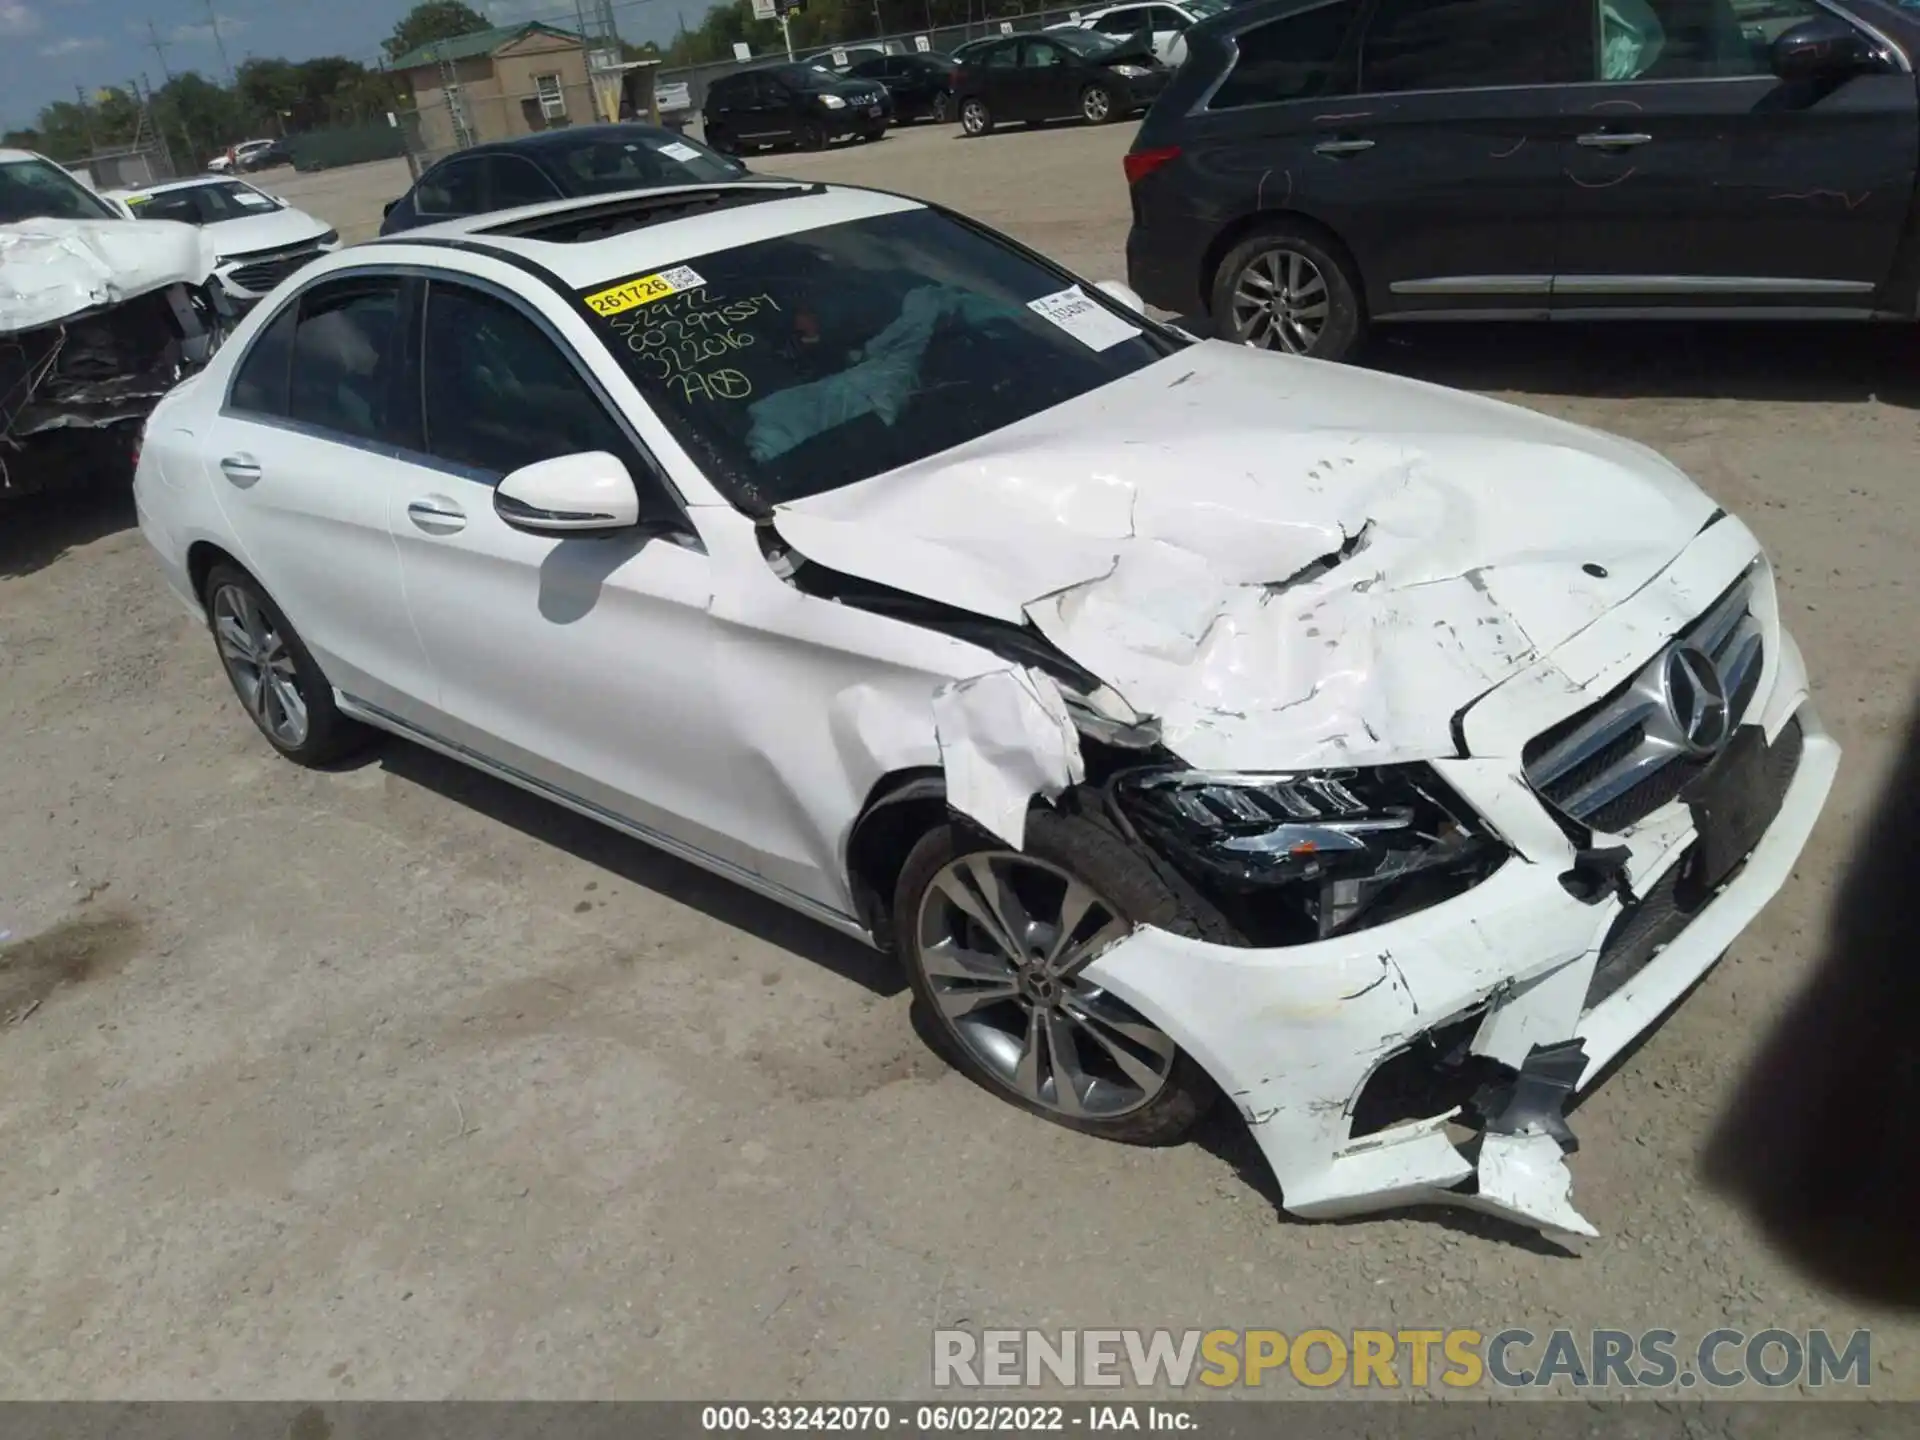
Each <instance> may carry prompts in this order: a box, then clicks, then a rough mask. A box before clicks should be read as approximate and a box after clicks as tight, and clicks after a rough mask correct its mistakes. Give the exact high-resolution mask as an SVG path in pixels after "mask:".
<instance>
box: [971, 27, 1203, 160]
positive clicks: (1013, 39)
mask: <svg viewBox="0 0 1920 1440" xmlns="http://www.w3.org/2000/svg"><path fill="white" fill-rule="evenodd" d="M1169 74H1171V72H1170V71H1169V70H1168V69H1167V68H1166V66H1164V65H1162V64H1161V63H1160V62H1159V61H1158V60H1156V59H1154V57H1153V36H1152V35H1151V34H1150V33H1147V32H1145V31H1142V32H1141V33H1140V34H1139V35H1135V36H1132V37H1130V38H1128V39H1123V40H1119V41H1115V40H1112V39H1110V38H1109V37H1107V36H1105V35H1100V34H1097V33H1095V32H1094V31H1091V30H1050V31H1047V32H1046V33H1044V34H1038V35H1035V34H1027V35H1008V36H1006V37H1005V38H1003V39H1001V40H999V41H996V42H995V43H993V44H991V45H983V46H982V47H980V49H978V50H975V51H972V52H970V53H969V54H968V55H967V57H966V60H965V62H964V63H963V64H962V65H961V67H960V73H959V75H958V76H957V77H956V78H955V81H954V97H955V99H956V100H957V101H958V102H959V108H960V128H961V129H963V130H965V131H966V132H967V134H969V135H985V134H986V133H987V132H988V131H990V130H992V129H993V127H994V126H996V125H1004V124H1007V123H1009V122H1012V121H1022V122H1025V123H1026V124H1029V125H1034V124H1038V123H1040V122H1041V121H1043V120H1064V119H1068V118H1072V117H1076V116H1077V117H1078V118H1079V119H1081V120H1084V121H1086V123H1087V124H1089V125H1104V124H1106V123H1107V122H1109V121H1112V120H1119V119H1123V118H1124V117H1126V116H1128V115H1132V114H1134V113H1136V112H1138V111H1140V110H1144V109H1145V108H1146V107H1147V106H1148V105H1150V104H1152V103H1153V100H1154V97H1155V96H1157V95H1158V94H1159V93H1160V92H1161V91H1162V90H1164V89H1166V87H1167V77H1168V76H1169Z"/></svg>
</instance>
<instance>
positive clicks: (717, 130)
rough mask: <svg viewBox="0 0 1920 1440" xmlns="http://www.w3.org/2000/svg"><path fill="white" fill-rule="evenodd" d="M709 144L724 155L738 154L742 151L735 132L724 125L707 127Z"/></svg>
mask: <svg viewBox="0 0 1920 1440" xmlns="http://www.w3.org/2000/svg"><path fill="white" fill-rule="evenodd" d="M707 144H709V145H711V146H712V147H713V148H714V149H716V150H718V151H719V152H720V153H721V154H722V155H738V154H739V153H740V142H739V141H738V140H737V139H735V138H734V134H733V132H732V131H731V130H729V129H727V127H726V126H724V125H709V126H708V127H707Z"/></svg>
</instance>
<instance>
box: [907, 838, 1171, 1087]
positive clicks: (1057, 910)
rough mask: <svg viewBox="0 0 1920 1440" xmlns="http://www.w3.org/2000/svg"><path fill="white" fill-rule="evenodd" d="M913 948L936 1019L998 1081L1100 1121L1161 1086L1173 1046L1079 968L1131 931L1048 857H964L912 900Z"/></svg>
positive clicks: (983, 853)
mask: <svg viewBox="0 0 1920 1440" xmlns="http://www.w3.org/2000/svg"><path fill="white" fill-rule="evenodd" d="M917 924H918V931H917V935H916V938H917V941H918V953H919V957H920V964H921V967H922V969H923V970H924V971H925V972H926V978H927V984H928V989H929V990H930V991H931V992H932V996H933V1000H934V1004H935V1006H936V1008H937V1009H938V1010H939V1012H940V1020H941V1023H942V1024H943V1025H945V1027H946V1028H947V1029H948V1030H949V1031H950V1032H951V1033H952V1034H953V1035H954V1037H955V1038H956V1039H958V1040H959V1042H960V1043H961V1044H962V1045H963V1046H965V1047H966V1049H967V1051H968V1052H969V1053H970V1054H971V1055H972V1056H973V1058H974V1059H975V1060H977V1061H978V1062H979V1063H980V1064H981V1065H982V1066H984V1067H985V1068H986V1070H987V1071H988V1072H989V1073H990V1074H991V1075H993V1076H994V1078H995V1079H997V1080H998V1081H999V1082H1000V1083H1001V1084H1002V1085H1004V1086H1006V1087H1007V1088H1008V1089H1009V1090H1012V1091H1013V1092H1014V1093H1015V1094H1017V1095H1019V1096H1021V1097H1022V1098H1023V1099H1025V1100H1027V1101H1028V1102H1030V1103H1032V1104H1036V1105H1038V1106H1040V1107H1042V1108H1044V1109H1047V1110H1050V1111H1053V1112H1054V1113H1056V1114H1059V1115H1064V1116H1070V1117H1073V1118H1077V1119H1087V1118H1094V1119H1108V1118H1112V1117H1115V1116H1119V1115H1125V1114H1128V1113H1129V1112H1131V1111H1134V1110H1138V1109H1139V1108H1140V1107H1142V1106H1143V1105H1146V1104H1148V1103H1149V1102H1150V1101H1152V1100H1153V1099H1154V1097H1155V1096H1157V1095H1159V1094H1160V1092H1161V1091H1162V1090H1163V1089H1164V1088H1165V1087H1166V1084H1167V1079H1168V1075H1169V1072H1170V1071H1171V1070H1172V1068H1173V1063H1174V1059H1175V1057H1176V1056H1177V1055H1178V1053H1179V1051H1178V1047H1177V1046H1176V1045H1175V1044H1174V1042H1173V1040H1172V1039H1171V1038H1169V1037H1168V1036H1167V1035H1165V1034H1164V1033H1162V1032H1161V1031H1160V1030H1159V1029H1158V1028H1157V1027H1156V1026H1154V1025H1153V1024H1151V1023H1150V1022H1149V1021H1147V1020H1146V1019H1145V1018H1144V1017H1143V1016H1142V1015H1141V1014H1140V1013H1139V1012H1138V1011H1137V1010H1135V1009H1133V1008H1132V1007H1131V1006H1129V1005H1127V1004H1126V1003H1125V1002H1124V1001H1122V1000H1121V999H1120V998H1119V997H1118V996H1115V995H1112V994H1110V993H1109V992H1107V991H1106V990H1103V989H1102V988H1101V987H1099V986H1098V985H1095V984H1093V983H1092V982H1091V981H1089V980H1088V979H1087V978H1086V976H1085V974H1084V971H1085V968H1086V966H1087V964H1088V963H1089V962H1090V961H1091V960H1092V959H1093V958H1094V957H1095V956H1096V955H1098V954H1099V953H1100V951H1101V950H1103V949H1105V948H1106V947H1107V946H1108V945H1110V944H1112V943H1113V942H1114V941H1116V940H1118V939H1120V938H1121V937H1122V936H1124V935H1125V934H1127V933H1128V931H1129V930H1131V929H1132V926H1131V924H1130V923H1129V922H1128V921H1127V920H1125V919H1124V918H1123V917H1122V916H1121V915H1120V914H1119V913H1118V911H1117V910H1116V909H1115V908H1114V907H1113V906H1112V905H1111V904H1109V903H1108V902H1107V901H1106V900H1104V899H1102V898H1101V897H1100V896H1099V895H1097V894H1095V893H1094V891H1093V890H1092V889H1091V888H1089V887H1088V886H1087V884H1086V883H1085V882H1084V881H1081V880H1078V879H1076V878H1074V877H1073V876H1071V875H1069V874H1068V873H1067V872H1066V871H1064V870H1061V869H1059V868H1057V867H1055V866H1053V865H1049V864H1047V863H1046V862H1045V861H1042V860H1037V859H1035V858H1033V857H1032V856H1030V855H1022V854H1017V853H1015V852H1012V851H979V852H976V853H974V854H970V855H963V856H961V857H960V858H958V859H957V860H954V861H952V862H951V863H950V864H948V865H946V866H945V867H944V868H943V869H941V870H940V871H939V872H938V873H937V874H935V876H934V877H933V880H932V881H931V883H930V884H929V885H928V886H927V889H926V891H925V893H924V895H923V897H922V899H921V902H920V914H919V916H918V917H917Z"/></svg>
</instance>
